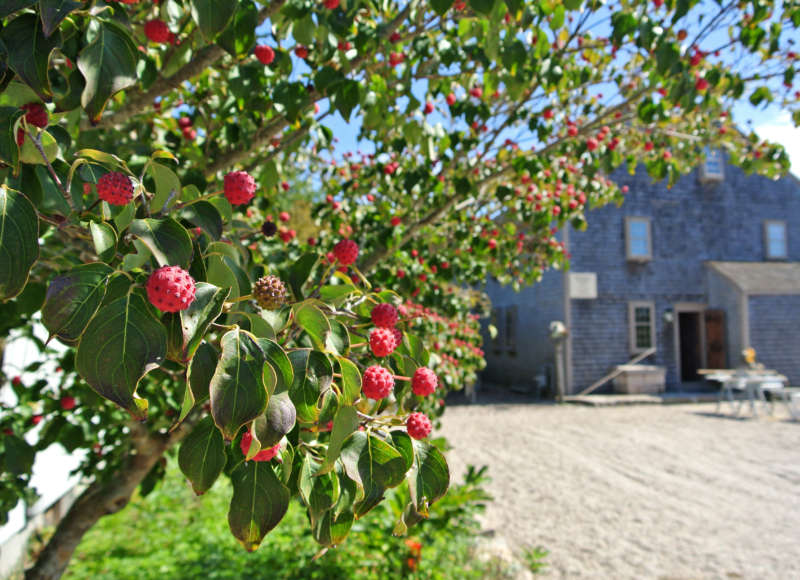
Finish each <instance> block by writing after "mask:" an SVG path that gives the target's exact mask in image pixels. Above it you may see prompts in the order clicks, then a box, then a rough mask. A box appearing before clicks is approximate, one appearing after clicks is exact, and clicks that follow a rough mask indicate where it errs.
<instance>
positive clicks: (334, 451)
mask: <svg viewBox="0 0 800 580" xmlns="http://www.w3.org/2000/svg"><path fill="white" fill-rule="evenodd" d="M356 429H358V411H356V408H355V407H341V408H340V409H339V410H338V411H337V412H336V417H334V419H333V429H332V430H331V438H330V441H328V452H327V453H326V454H325V461H324V462H323V463H322V465H321V466H320V468H319V471H318V472H317V473H318V474H323V473H328V472H329V471H330V470H331V469H333V466H334V465H335V464H336V460H337V459H339V453H341V451H342V443H344V440H345V438H347V436H348V435H350V433H353V432H354V431H355V430H356Z"/></svg>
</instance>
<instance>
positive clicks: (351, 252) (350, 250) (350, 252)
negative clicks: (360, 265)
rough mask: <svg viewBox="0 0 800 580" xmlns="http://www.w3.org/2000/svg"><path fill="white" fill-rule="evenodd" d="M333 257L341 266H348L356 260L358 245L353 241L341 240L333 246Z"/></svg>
mask: <svg viewBox="0 0 800 580" xmlns="http://www.w3.org/2000/svg"><path fill="white" fill-rule="evenodd" d="M333 256H334V258H335V259H336V260H337V261H338V262H339V264H341V265H342V266H349V265H350V264H352V263H354V262H355V261H356V259H357V258H358V244H356V243H355V242H354V241H353V240H341V241H340V242H338V243H337V244H336V245H335V246H333Z"/></svg>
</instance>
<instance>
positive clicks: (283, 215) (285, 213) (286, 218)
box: [278, 211, 291, 222]
mask: <svg viewBox="0 0 800 580" xmlns="http://www.w3.org/2000/svg"><path fill="white" fill-rule="evenodd" d="M278 219H279V220H281V221H282V222H288V221H289V220H290V219H291V216H290V215H289V212H288V211H282V212H281V213H279V214H278Z"/></svg>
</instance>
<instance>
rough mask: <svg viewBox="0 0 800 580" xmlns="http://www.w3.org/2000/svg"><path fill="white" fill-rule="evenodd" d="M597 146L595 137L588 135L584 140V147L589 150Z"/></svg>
mask: <svg viewBox="0 0 800 580" xmlns="http://www.w3.org/2000/svg"><path fill="white" fill-rule="evenodd" d="M597 146H598V143H597V139H595V138H594V137H589V138H588V139H587V140H586V148H587V149H588V150H589V151H594V150H595V149H597Z"/></svg>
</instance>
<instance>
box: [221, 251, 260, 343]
mask: <svg viewBox="0 0 800 580" xmlns="http://www.w3.org/2000/svg"><path fill="white" fill-rule="evenodd" d="M207 267H208V271H207V274H206V280H208V281H209V282H210V283H212V284H214V285H215V286H219V287H220V288H230V291H231V295H230V299H231V300H233V299H235V298H238V297H239V282H238V280H237V279H236V275H235V274H234V273H233V271H232V270H231V269H230V268H229V267H228V265H227V264H226V263H225V259H224V256H220V255H219V254H213V255H211V256H209V257H208V264H207ZM273 328H274V327H273Z"/></svg>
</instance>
